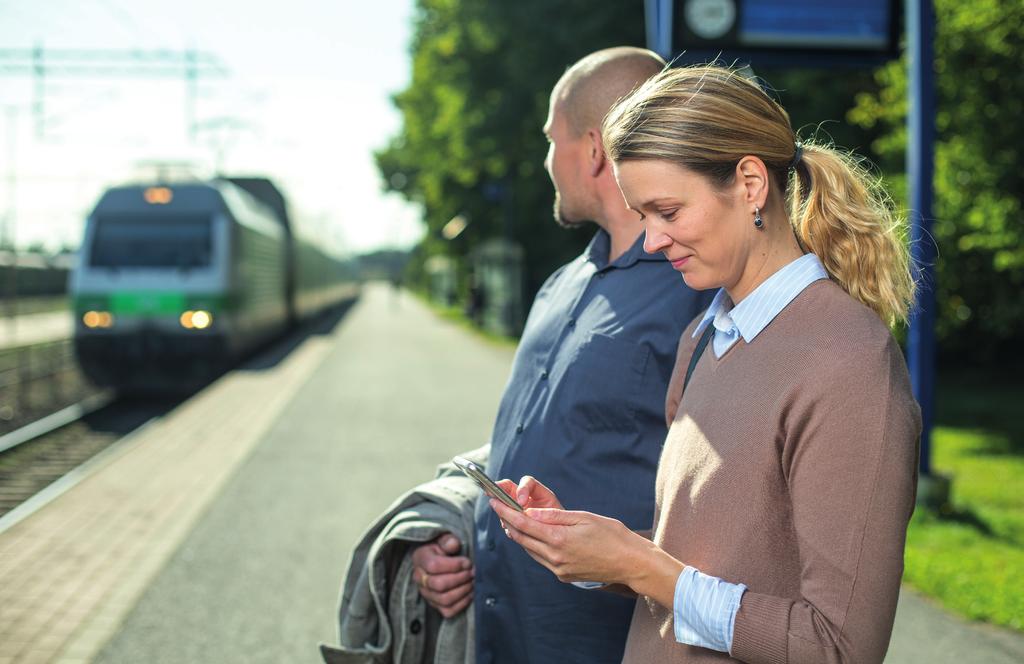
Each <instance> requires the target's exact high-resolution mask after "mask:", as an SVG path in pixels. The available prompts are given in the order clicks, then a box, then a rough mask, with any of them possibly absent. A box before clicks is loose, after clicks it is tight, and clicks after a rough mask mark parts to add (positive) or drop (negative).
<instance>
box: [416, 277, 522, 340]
mask: <svg viewBox="0 0 1024 664" xmlns="http://www.w3.org/2000/svg"><path fill="white" fill-rule="evenodd" d="M407 292H409V293H412V294H413V295H415V296H417V297H418V298H419V299H420V301H421V302H423V303H424V304H425V305H426V306H427V307H428V308H429V309H430V310H431V311H433V312H434V313H435V314H436V315H437V316H438V317H440V318H442V319H444V320H446V321H450V322H452V323H454V324H456V325H458V326H459V327H461V328H463V329H464V330H467V331H468V332H470V333H472V334H473V335H474V336H476V337H479V338H480V339H483V340H484V341H486V342H488V343H490V344H493V345H495V346H498V347H501V348H515V347H516V345H517V344H518V343H519V337H509V336H505V335H503V334H495V333H494V332H490V331H488V330H485V329H483V328H481V327H480V326H478V325H477V324H476V323H474V322H473V321H472V320H470V318H469V316H467V315H466V312H465V311H464V310H463V309H462V308H461V307H459V306H456V305H451V306H446V305H443V304H438V303H437V302H435V301H434V300H432V299H431V298H430V297H428V296H427V295H426V294H424V293H421V292H419V291H415V290H409V291H407Z"/></svg>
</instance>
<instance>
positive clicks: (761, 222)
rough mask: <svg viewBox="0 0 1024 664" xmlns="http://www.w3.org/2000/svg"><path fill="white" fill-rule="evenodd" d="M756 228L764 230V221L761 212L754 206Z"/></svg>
mask: <svg viewBox="0 0 1024 664" xmlns="http://www.w3.org/2000/svg"><path fill="white" fill-rule="evenodd" d="M754 226H755V227H757V228H764V219H762V218H761V211H760V210H758V209H757V206H756V205H755V206H754Z"/></svg>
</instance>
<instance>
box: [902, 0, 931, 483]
mask: <svg viewBox="0 0 1024 664" xmlns="http://www.w3.org/2000/svg"><path fill="white" fill-rule="evenodd" d="M906 6H907V48H908V54H909V60H910V80H909V82H910V87H909V94H910V111H909V114H908V116H907V132H908V136H907V180H908V185H909V194H910V242H911V244H910V252H911V258H912V259H913V265H914V266H915V267H916V268H917V270H918V271H919V272H918V275H919V281H918V291H917V306H916V307H915V309H914V311H913V313H912V314H911V318H910V332H909V334H908V336H907V364H908V368H909V369H910V381H911V385H912V386H913V389H914V396H915V397H916V398H917V401H918V403H919V404H921V417H922V420H923V425H924V427H923V429H922V431H921V462H920V463H921V465H920V472H921V475H924V476H929V475H931V472H932V467H931V430H932V418H933V414H934V401H935V257H936V247H935V241H934V240H933V239H932V234H931V227H932V189H933V186H932V182H933V176H934V172H935V163H934V148H933V145H934V142H935V57H934V49H933V42H934V39H935V12H934V8H933V6H932V2H931V0H907V4H906Z"/></svg>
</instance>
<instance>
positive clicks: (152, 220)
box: [89, 215, 213, 269]
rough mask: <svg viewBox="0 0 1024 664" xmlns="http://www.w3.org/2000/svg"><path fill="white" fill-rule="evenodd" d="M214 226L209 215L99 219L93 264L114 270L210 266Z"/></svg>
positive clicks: (94, 243)
mask: <svg viewBox="0 0 1024 664" xmlns="http://www.w3.org/2000/svg"><path fill="white" fill-rule="evenodd" d="M212 253H213V224H212V220H211V219H210V217H209V216H207V215H166V216H164V215H161V216H160V217H136V216H133V215H109V216H105V217H99V218H97V219H96V233H95V235H94V236H93V245H92V252H91V254H90V261H89V262H90V264H91V265H92V266H93V267H112V268H139V267H157V268H181V269H191V268H197V267H207V266H209V265H210V261H211V257H212Z"/></svg>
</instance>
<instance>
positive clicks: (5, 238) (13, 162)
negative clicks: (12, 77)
mask: <svg viewBox="0 0 1024 664" xmlns="http://www.w3.org/2000/svg"><path fill="white" fill-rule="evenodd" d="M4 111H5V112H6V116H7V117H6V120H7V209H6V210H5V211H4V225H3V228H2V233H0V249H2V250H3V251H4V252H5V253H6V254H7V257H8V263H9V264H8V265H6V266H5V267H6V269H7V283H6V284H4V286H5V287H4V295H5V297H4V300H5V304H6V306H5V307H4V309H5V310H6V313H7V327H8V331H9V334H10V336H11V338H12V339H13V338H14V334H15V332H16V326H17V313H18V312H17V295H18V281H17V279H18V276H17V275H18V252H17V251H16V250H15V247H14V231H15V223H16V215H17V209H18V202H17V191H18V107H17V106H7V107H6V108H5V109H4Z"/></svg>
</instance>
